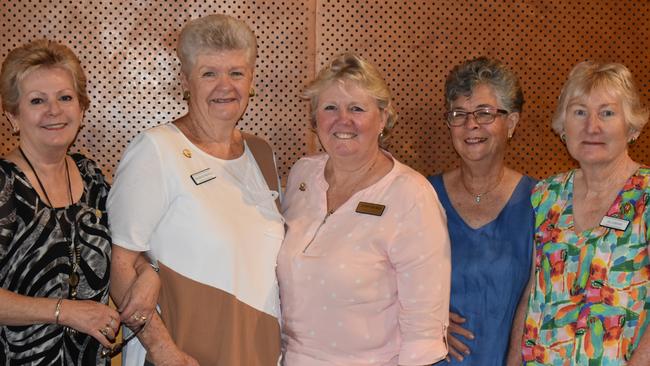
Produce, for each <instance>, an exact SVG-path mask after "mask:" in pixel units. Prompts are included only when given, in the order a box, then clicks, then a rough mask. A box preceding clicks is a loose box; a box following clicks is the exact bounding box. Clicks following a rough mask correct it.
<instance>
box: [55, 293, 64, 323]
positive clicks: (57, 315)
mask: <svg viewBox="0 0 650 366" xmlns="http://www.w3.org/2000/svg"><path fill="white" fill-rule="evenodd" d="M62 303H63V298H62V297H59V301H57V302H56V308H55V309H54V324H56V325H59V315H61V304H62Z"/></svg>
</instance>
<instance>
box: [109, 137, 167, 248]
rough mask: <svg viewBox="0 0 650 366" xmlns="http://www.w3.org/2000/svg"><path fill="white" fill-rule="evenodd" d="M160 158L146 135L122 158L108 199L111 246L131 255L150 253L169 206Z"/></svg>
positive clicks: (152, 142)
mask: <svg viewBox="0 0 650 366" xmlns="http://www.w3.org/2000/svg"><path fill="white" fill-rule="evenodd" d="M164 173H165V172H164V171H163V163H162V157H161V154H160V152H159V150H158V147H157V145H156V144H155V142H154V141H153V139H152V138H151V137H149V136H148V135H147V133H146V132H145V133H141V134H140V135H139V136H138V137H136V138H135V140H133V142H132V143H131V144H130V145H129V147H128V148H127V149H126V151H125V152H124V155H123V156H122V161H121V162H120V164H119V166H118V168H117V172H116V173H115V180H114V182H113V187H112V188H111V190H110V193H109V195H108V202H107V206H108V222H109V226H110V229H111V235H112V237H113V243H114V244H116V245H119V246H121V247H123V248H125V249H129V250H133V251H138V252H141V251H147V250H149V249H150V238H151V235H152V233H153V231H154V230H155V228H156V226H157V225H158V223H159V222H160V220H161V219H162V217H163V215H164V213H165V212H167V208H168V206H169V198H168V194H167V187H166V184H165V176H164Z"/></svg>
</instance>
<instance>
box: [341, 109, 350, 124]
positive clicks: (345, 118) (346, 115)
mask: <svg viewBox="0 0 650 366" xmlns="http://www.w3.org/2000/svg"><path fill="white" fill-rule="evenodd" d="M338 112H339V113H338V114H339V115H338V119H339V121H341V122H350V121H351V120H352V118H351V116H352V113H350V111H348V110H347V109H345V108H341V109H339V110H338Z"/></svg>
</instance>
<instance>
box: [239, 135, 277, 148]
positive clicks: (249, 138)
mask: <svg viewBox="0 0 650 366" xmlns="http://www.w3.org/2000/svg"><path fill="white" fill-rule="evenodd" d="M241 136H242V138H243V139H244V141H246V144H247V145H248V147H249V148H250V149H251V150H261V151H264V152H266V153H269V154H272V153H273V149H272V148H271V145H270V144H269V143H268V142H267V141H266V140H265V139H264V138H262V137H260V136H257V135H253V134H252V133H248V132H244V131H241Z"/></svg>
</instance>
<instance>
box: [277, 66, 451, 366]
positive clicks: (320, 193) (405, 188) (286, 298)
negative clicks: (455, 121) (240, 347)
mask: <svg viewBox="0 0 650 366" xmlns="http://www.w3.org/2000/svg"><path fill="white" fill-rule="evenodd" d="M304 97H305V98H306V99H309V100H310V101H311V111H312V115H311V117H312V118H311V120H312V127H313V128H314V129H315V131H316V133H317V135H318V138H319V140H320V142H321V144H322V146H323V148H324V150H325V153H323V154H319V155H315V156H309V157H305V158H302V159H300V160H299V161H298V162H297V163H296V164H295V165H294V166H293V168H292V169H291V174H290V175H289V180H288V184H287V193H286V198H285V200H284V202H283V213H284V215H285V218H286V224H287V227H288V230H287V234H286V237H285V241H284V243H283V245H282V248H281V250H280V254H279V257H278V268H277V272H278V279H279V282H280V294H281V303H282V318H283V351H284V364H285V365H286V366H294V365H299V366H320V365H323V366H325V365H346V366H356V365H373V366H377V365H386V366H388V365H391V366H392V365H430V364H432V363H434V362H436V361H439V360H441V359H443V358H444V357H445V355H446V354H447V346H446V341H445V332H446V328H447V324H448V309H449V286H450V249H449V236H448V233H447V228H446V218H445V214H444V211H443V209H442V208H441V205H440V202H439V201H438V198H437V196H436V193H435V191H434V190H433V188H432V187H431V185H430V184H429V183H428V182H427V180H426V179H425V178H424V177H423V176H421V175H420V174H419V173H417V172H416V171H414V170H413V169H411V168H409V167H407V166H406V165H404V164H402V163H400V162H399V161H397V160H396V159H395V158H393V157H392V156H391V155H390V154H389V153H388V152H387V151H385V150H383V149H382V148H380V143H381V142H383V141H384V139H385V138H386V136H387V135H388V132H389V131H390V129H391V127H392V126H393V124H394V123H395V119H396V115H395V112H394V109H393V106H392V102H391V96H390V91H389V89H388V87H387V85H386V83H385V82H384V80H383V79H382V77H381V75H380V74H379V72H378V71H377V69H376V68H375V67H373V66H372V65H370V64H368V63H367V62H366V61H364V60H363V59H362V58H360V57H358V56H356V55H353V54H343V55H340V56H338V57H336V58H335V59H334V60H333V61H332V62H331V63H330V64H329V65H328V66H327V67H326V68H325V69H323V70H322V71H321V72H320V73H319V75H318V77H317V79H316V80H315V81H313V82H312V83H311V84H310V85H309V86H308V88H307V90H306V91H305V93H304Z"/></svg>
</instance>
